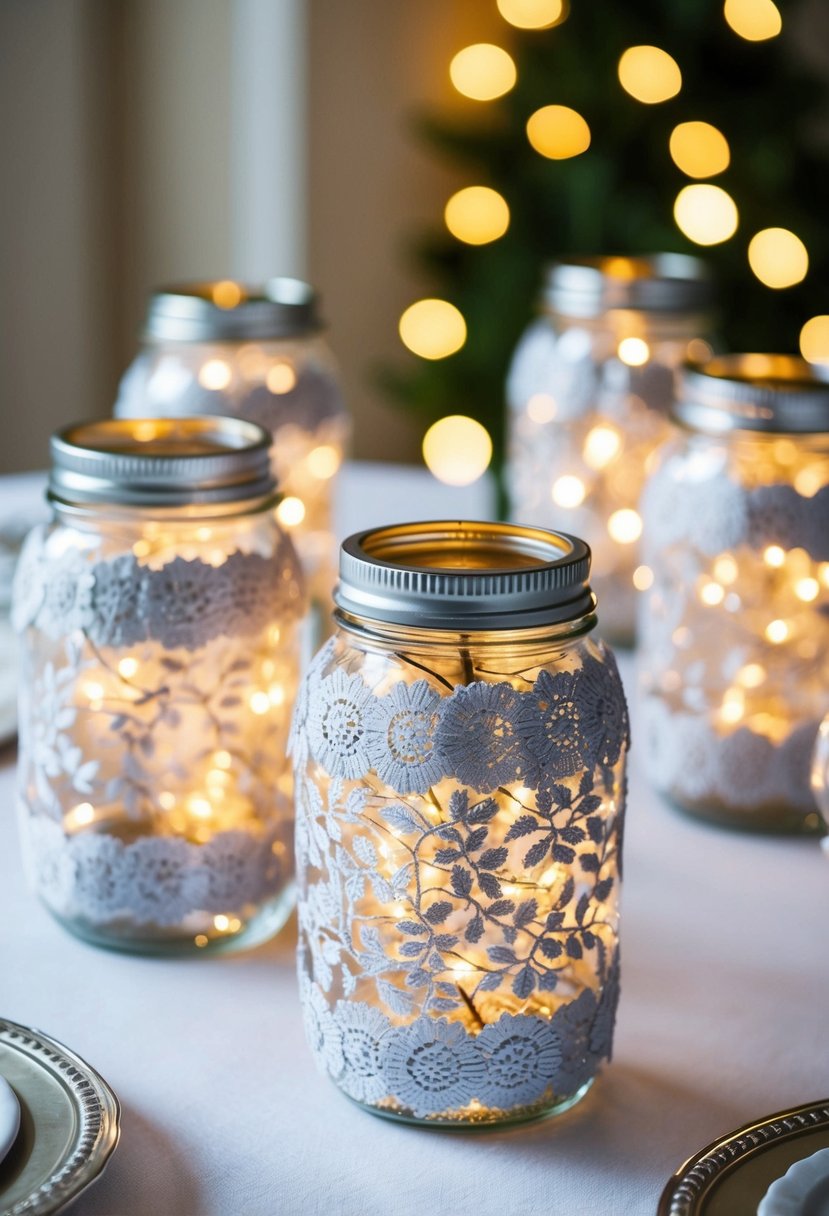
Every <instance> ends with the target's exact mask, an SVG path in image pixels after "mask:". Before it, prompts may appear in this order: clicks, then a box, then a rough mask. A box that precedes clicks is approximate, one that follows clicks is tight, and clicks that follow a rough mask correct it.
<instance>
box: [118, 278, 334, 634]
mask: <svg viewBox="0 0 829 1216" xmlns="http://www.w3.org/2000/svg"><path fill="white" fill-rule="evenodd" d="M192 414H201V415H206V414H222V415H227V416H231V417H238V418H243V419H245V420H247V421H251V422H257V423H259V424H260V425H261V426H263V427H265V429H266V430H268V431H269V432H270V433H271V436H272V438H273V446H272V448H271V459H272V462H273V473H274V476H275V478H276V481H277V484H278V485H279V488H280V491H281V493H282V495H283V498H282V500H281V502H280V504H279V506H278V508H277V516H278V518H279V522H280V524H281V525H282V527H283V528H285V529H286V530H287V531H288V532H290V534H291V536H292V538H293V541H294V543H295V545H296V548H297V552H298V553H299V556H300V559H301V560H302V564H303V567H304V570H305V574H306V578H307V581H308V586H309V591H310V595H311V598H312V600H314V601H315V602H316V603H317V604H319V605H321V607H322V610H323V612H324V614H325V617H326V618H327V617H328V613H329V611H330V601H331V590H332V588H333V585H334V578H335V575H336V556H337V545H336V540H335V537H334V531H333V523H332V497H333V489H334V484H335V479H336V473H337V470H338V469H339V467H340V465H341V464H342V460H343V453H344V449H345V446H346V444H347V441H348V438H349V434H350V429H351V424H350V420H349V417H348V414H347V412H346V408H345V404H344V401H343V397H342V393H341V390H340V386H339V382H338V373H337V368H336V364H335V362H334V358H333V356H332V354H331V351H330V349H329V347H328V344H327V343H326V341H325V338H324V337H323V322H322V320H321V318H320V314H319V301H318V298H317V295H316V293H315V292H314V290H313V288H312V287H310V286H309V285H308V284H307V283H303V282H301V281H300V280H299V279H291V278H277V279H271V280H270V281H269V282H267V283H266V284H264V286H262V287H244V286H242V285H241V284H238V283H234V282H231V281H218V282H209V283H195V284H187V285H184V286H177V287H171V288H167V289H165V290H163V291H158V292H156V293H155V294H154V295H153V296H152V297H151V298H150V303H149V309H148V312H147V320H146V326H145V330H144V347H143V349H142V350H141V352H140V353H139V354H138V356H137V357H136V359H135V360H134V362H133V363H132V365H131V366H130V367H129V368H128V369H127V371H126V373H125V374H124V377H123V379H122V381H121V385H120V387H119V390H118V399H117V401H116V403H115V416H116V417H118V418H144V417H146V416H147V415H151V416H153V417H159V418H171V417H181V416H188V415H192Z"/></svg>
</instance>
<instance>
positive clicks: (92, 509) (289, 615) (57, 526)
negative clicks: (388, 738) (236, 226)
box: [14, 418, 303, 953]
mask: <svg viewBox="0 0 829 1216" xmlns="http://www.w3.org/2000/svg"><path fill="white" fill-rule="evenodd" d="M269 446H270V441H269V436H268V435H267V433H266V432H265V431H263V430H262V428H261V427H258V426H255V425H253V424H252V423H247V422H241V421H239V420H238V419H226V418H191V419H173V420H142V421H132V422H126V421H122V422H114V421H109V422H93V423H88V424H81V425H77V426H73V427H70V428H68V429H67V430H65V431H62V432H61V433H59V434H58V435H56V436H54V437H53V439H52V458H53V467H52V473H51V478H50V491H49V497H50V499H51V502H52V506H53V509H54V520H53V522H52V523H51V524H50V525H48V526H46V527H41V528H37V529H35V530H34V531H33V532H32V533H31V534H30V536H29V537H28V539H27V541H26V544H25V547H24V551H23V555H22V557H21V561H20V564H19V566H18V570H17V575H16V579H15V593H14V622H15V625H16V628H17V629H18V631H19V632H20V634H21V640H22V649H23V672H22V676H21V682H20V688H21V694H20V748H21V751H20V764H19V809H20V815H21V825H22V838H23V845H24V850H25V854H26V859H27V863H28V870H29V873H30V877H31V880H32V882H33V885H34V887H35V890H36V891H37V893H38V894H39V895H40V897H41V898H42V900H43V901H44V903H45V904H46V905H47V907H48V908H49V909H50V910H51V911H52V912H53V913H54V915H55V916H56V917H57V918H58V919H59V920H60V921H62V922H63V924H65V925H66V926H67V927H68V928H70V929H71V930H73V932H75V933H77V934H78V935H79V936H82V937H84V938H87V939H88V940H91V941H93V942H97V943H99V944H101V945H107V946H116V947H121V948H123V949H128V950H146V951H153V952H157V953H161V952H165V951H179V950H183V949H185V950H186V949H193V950H197V949H200V948H201V949H204V948H232V947H236V946H241V945H242V944H249V943H250V942H253V941H258V940H261V939H263V938H265V937H268V936H270V935H271V934H272V933H273V932H275V931H276V930H277V929H278V928H279V927H280V926H281V924H282V923H283V921H284V920H285V918H286V916H287V914H288V912H289V910H290V907H291V906H292V903H293V864H292V859H293V809H292V779H291V775H290V771H289V769H288V764H287V761H286V759H285V747H286V742H287V734H288V718H289V714H290V709H291V706H292V703H293V701H294V697H295V691H296V682H297V675H298V631H299V620H300V617H301V614H302V610H303V592H302V583H301V572H300V568H299V563H298V559H297V557H296V554H295V552H294V549H293V546H292V544H291V541H290V540H289V539H288V537H287V536H286V535H285V534H284V533H282V532H281V530H280V529H279V527H278V525H277V523H276V521H275V519H274V515H273V510H272V506H273V502H274V482H273V477H272V473H271V469H270V459H269Z"/></svg>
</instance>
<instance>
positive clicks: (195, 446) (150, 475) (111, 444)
mask: <svg viewBox="0 0 829 1216" xmlns="http://www.w3.org/2000/svg"><path fill="white" fill-rule="evenodd" d="M50 446H51V451H52V469H51V472H50V474H49V496H50V498H53V499H55V500H57V501H58V502H62V503H69V504H78V505H82V504H85V503H113V504H119V505H124V506H137V507H143V506H147V507H150V506H152V507H175V506H183V505H186V504H187V503H230V502H237V501H239V502H241V501H245V500H248V499H253V498H259V497H261V496H262V495H265V494H271V493H273V490H274V489H275V485H276V483H275V481H274V478H273V473H272V472H271V463H270V446H271V437H270V435H269V434H268V432H267V431H265V430H264V429H263V428H262V427H261V426H258V425H257V424H256V423H255V422H245V421H243V420H242V419H240V418H221V417H209V418H202V417H197V418H118V419H115V418H107V419H103V420H102V421H98V422H80V423H76V424H74V425H73V426H69V427H66V428H65V430H62V431H58V432H57V433H56V434H55V435H53V436H52V439H51V445H50Z"/></svg>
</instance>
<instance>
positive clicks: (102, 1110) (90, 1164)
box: [0, 1018, 121, 1216]
mask: <svg viewBox="0 0 829 1216" xmlns="http://www.w3.org/2000/svg"><path fill="white" fill-rule="evenodd" d="M0 1044H4V1045H6V1046H8V1047H9V1048H11V1049H12V1050H14V1051H18V1052H20V1053H21V1054H22V1055H24V1056H26V1057H28V1058H29V1059H30V1060H32V1061H34V1062H35V1063H36V1064H38V1065H39V1066H40V1067H41V1068H43V1069H45V1070H46V1071H48V1072H50V1073H52V1075H53V1076H55V1077H56V1078H58V1079H59V1080H60V1081H61V1082H62V1083H63V1084H64V1085H65V1086H66V1087H67V1089H68V1090H69V1092H70V1094H71V1096H72V1099H73V1101H74V1104H75V1108H76V1111H77V1114H78V1123H79V1126H78V1132H77V1135H76V1136H75V1137H74V1139H73V1141H72V1143H71V1144H70V1145H69V1147H68V1148H67V1151H66V1153H65V1155H64V1156H63V1157H62V1158H61V1160H60V1161H58V1162H57V1163H56V1165H55V1166H54V1167H53V1169H52V1171H51V1173H50V1174H49V1176H48V1177H47V1178H46V1179H44V1181H43V1182H42V1183H41V1184H40V1185H39V1186H38V1187H37V1189H36V1190H34V1191H32V1193H31V1194H30V1195H28V1196H27V1197H26V1198H25V1199H22V1200H19V1201H18V1202H17V1203H16V1204H15V1205H14V1206H13V1207H11V1208H8V1209H7V1210H5V1211H4V1213H3V1216H51V1214H52V1213H55V1212H58V1211H60V1209H61V1208H63V1207H64V1206H65V1205H66V1204H68V1203H69V1202H70V1201H71V1200H74V1199H75V1198H76V1197H77V1196H78V1195H79V1194H80V1193H81V1191H83V1190H85V1189H86V1187H88V1186H89V1184H90V1183H91V1182H93V1181H94V1179H95V1178H97V1176H98V1175H99V1174H100V1173H101V1171H102V1170H103V1168H104V1166H105V1165H106V1163H107V1161H108V1160H109V1158H110V1156H111V1154H112V1153H113V1151H114V1150H115V1148H116V1146H117V1144H118V1139H119V1136H120V1130H121V1129H120V1117H121V1107H120V1104H119V1102H118V1099H117V1097H116V1096H115V1094H114V1092H113V1091H112V1089H110V1087H109V1086H108V1085H107V1083H106V1081H105V1080H104V1079H103V1077H102V1076H101V1075H100V1074H99V1073H97V1072H96V1071H95V1069H94V1068H92V1067H90V1065H89V1064H87V1063H86V1061H85V1060H82V1059H81V1057H80V1056H77V1055H75V1053H74V1052H72V1051H70V1050H69V1049H68V1048H66V1047H64V1046H63V1044H62V1043H59V1042H57V1040H55V1039H53V1038H51V1037H50V1036H49V1035H46V1034H44V1033H43V1032H42V1031H40V1030H34V1029H31V1028H30V1027H28V1026H21V1025H19V1024H18V1023H17V1022H11V1021H9V1020H8V1019H6V1018H0Z"/></svg>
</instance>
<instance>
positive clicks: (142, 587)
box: [12, 527, 303, 650]
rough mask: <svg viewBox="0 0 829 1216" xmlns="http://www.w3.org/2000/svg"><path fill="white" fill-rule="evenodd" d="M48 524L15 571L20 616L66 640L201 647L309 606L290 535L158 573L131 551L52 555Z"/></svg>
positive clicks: (16, 618) (15, 612)
mask: <svg viewBox="0 0 829 1216" xmlns="http://www.w3.org/2000/svg"><path fill="white" fill-rule="evenodd" d="M45 535H46V530H45V529H44V528H43V527H39V528H36V529H35V530H34V531H33V532H32V533H31V534H30V536H29V538H28V539H27V541H26V544H25V546H24V549H23V553H22V555H21V559H20V564H19V566H18V569H17V574H16V576H15V588H14V603H13V609H12V620H13V623H14V626H15V628H16V629H17V630H18V631H19V632H22V631H23V630H24V629H26V628H27V627H28V626H29V625H35V626H36V627H37V628H38V629H41V630H43V632H44V633H46V634H47V635H48V636H49V637H51V638H55V639H59V638H62V637H65V636H67V635H68V634H70V633H72V632H73V631H74V630H85V631H86V632H87V634H88V636H89V637H90V639H91V640H92V641H93V642H94V644H95V645H96V646H102V647H103V646H112V647H118V648H122V647H127V646H132V645H135V644H136V643H137V642H141V641H146V640H156V641H159V642H160V643H161V644H162V645H163V646H165V647H167V648H169V649H176V648H178V647H182V648H184V649H187V650H197V649H199V647H201V646H204V645H206V644H207V643H208V642H209V641H210V640H211V639H213V638H215V637H219V636H222V635H225V636H231V637H232V636H250V635H251V634H256V633H260V632H261V631H262V630H263V629H264V628H265V627H266V626H267V625H268V624H269V623H271V622H273V621H275V620H293V619H295V618H296V617H298V616H299V615H300V613H301V611H302V607H303V600H302V587H301V579H300V575H299V568H298V565H297V561H296V558H295V556H294V554H293V551H292V549H291V546H290V542H288V541H287V540H285V541H283V543H282V545H281V546H280V548H279V550H278V551H277V553H276V554H274V555H273V556H271V557H264V556H262V555H260V554H258V553H242V552H235V553H232V554H230V556H229V557H228V558H227V559H226V560H225V561H224V562H222V564H221V565H218V566H214V565H211V564H209V563H208V562H206V561H201V560H200V559H197V558H196V559H193V560H190V561H188V560H185V559H184V558H181V557H175V558H173V560H172V561H169V562H168V563H167V564H166V565H164V566H162V567H161V568H160V569H153V568H151V567H150V566H148V565H144V564H142V563H140V562H139V561H138V560H137V559H136V558H134V557H133V556H132V555H131V554H124V555H121V556H119V557H115V558H111V559H109V560H106V561H97V562H91V561H88V560H85V558H84V557H83V556H82V555H81V554H80V553H79V552H78V551H77V550H74V549H73V550H69V551H68V552H67V553H66V554H65V555H63V556H62V557H61V558H59V559H57V560H54V559H52V558H47V554H46V550H45V546H44V538H45Z"/></svg>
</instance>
